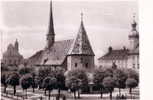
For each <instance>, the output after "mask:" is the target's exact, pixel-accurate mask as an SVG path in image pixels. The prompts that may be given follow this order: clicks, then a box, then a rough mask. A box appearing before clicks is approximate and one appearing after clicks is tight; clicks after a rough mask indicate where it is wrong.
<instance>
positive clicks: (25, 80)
mask: <svg viewBox="0 0 153 100" xmlns="http://www.w3.org/2000/svg"><path fill="white" fill-rule="evenodd" d="M20 84H21V87H22V89H23V91H24V90H26V97H27V89H28V88H29V87H30V86H31V85H32V76H31V74H25V75H23V76H22V77H21V79H20Z"/></svg>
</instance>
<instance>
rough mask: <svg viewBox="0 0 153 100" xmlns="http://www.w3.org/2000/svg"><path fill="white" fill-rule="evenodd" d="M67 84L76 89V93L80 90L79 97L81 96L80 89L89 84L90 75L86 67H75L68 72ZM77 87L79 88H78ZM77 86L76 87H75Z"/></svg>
mask: <svg viewBox="0 0 153 100" xmlns="http://www.w3.org/2000/svg"><path fill="white" fill-rule="evenodd" d="M66 78H67V80H66V81H67V86H68V87H70V89H71V88H72V89H71V90H74V94H75V93H76V91H78V98H80V91H79V90H80V89H82V87H85V86H88V77H87V74H86V72H85V70H84V69H75V70H71V71H69V72H68V74H67V76H66ZM76 87H77V88H76ZM74 88H76V89H74Z"/></svg>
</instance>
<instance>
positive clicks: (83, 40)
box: [69, 13, 95, 56]
mask: <svg viewBox="0 0 153 100" xmlns="http://www.w3.org/2000/svg"><path fill="white" fill-rule="evenodd" d="M73 54H82V55H90V56H94V55H95V54H94V52H93V50H92V47H91V45H90V42H89V39H88V36H87V33H86V30H85V27H84V24H83V13H81V25H80V28H79V31H78V34H77V37H76V38H75V40H74V42H73V45H72V47H71V49H70V51H69V55H73Z"/></svg>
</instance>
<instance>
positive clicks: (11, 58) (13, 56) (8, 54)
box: [1, 39, 23, 66]
mask: <svg viewBox="0 0 153 100" xmlns="http://www.w3.org/2000/svg"><path fill="white" fill-rule="evenodd" d="M1 63H2V64H3V65H5V66H18V65H20V64H21V63H23V56H22V55H21V54H20V53H19V43H18V41H17V39H16V41H15V43H14V45H13V44H9V45H8V47H7V50H6V51H5V52H4V53H3V57H2V60H1Z"/></svg>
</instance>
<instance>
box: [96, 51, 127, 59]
mask: <svg viewBox="0 0 153 100" xmlns="http://www.w3.org/2000/svg"><path fill="white" fill-rule="evenodd" d="M128 53H129V50H127V49H126V50H124V49H119V50H112V51H110V52H108V53H106V54H105V55H104V56H102V57H100V58H99V59H98V60H113V59H116V60H117V59H118V60H120V59H127V57H128Z"/></svg>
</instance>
